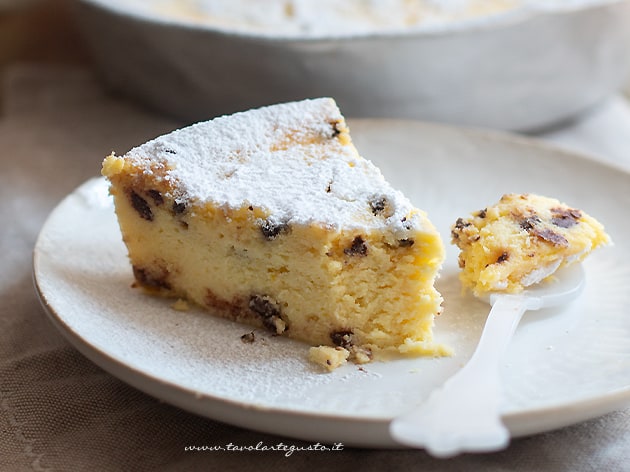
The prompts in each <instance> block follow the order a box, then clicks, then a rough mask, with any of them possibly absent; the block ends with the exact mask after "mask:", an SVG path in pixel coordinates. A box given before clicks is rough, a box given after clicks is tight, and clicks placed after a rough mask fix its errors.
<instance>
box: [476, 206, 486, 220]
mask: <svg viewBox="0 0 630 472" xmlns="http://www.w3.org/2000/svg"><path fill="white" fill-rule="evenodd" d="M487 214H488V209H487V208H484V209H483V210H479V211H478V212H477V214H476V215H475V216H477V217H478V218H485V217H486V215H487Z"/></svg>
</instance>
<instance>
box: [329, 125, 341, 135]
mask: <svg viewBox="0 0 630 472" xmlns="http://www.w3.org/2000/svg"><path fill="white" fill-rule="evenodd" d="M340 124H341V123H340V122H339V121H331V122H330V126H332V135H331V138H336V137H337V136H339V135H340V134H341V130H340V129H339V125H340Z"/></svg>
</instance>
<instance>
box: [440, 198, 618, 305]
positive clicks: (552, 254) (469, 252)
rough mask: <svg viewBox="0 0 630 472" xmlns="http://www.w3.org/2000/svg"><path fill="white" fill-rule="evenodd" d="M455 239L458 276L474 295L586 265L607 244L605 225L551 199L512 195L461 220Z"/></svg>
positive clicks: (519, 287)
mask: <svg viewBox="0 0 630 472" xmlns="http://www.w3.org/2000/svg"><path fill="white" fill-rule="evenodd" d="M451 241H452V243H453V244H455V245H457V246H458V247H459V249H460V250H461V252H460V254H459V267H460V268H461V269H462V272H460V278H461V280H462V283H463V285H464V286H465V287H468V288H470V289H472V290H473V293H475V294H476V295H482V294H484V293H487V292H490V291H504V292H508V293H515V292H520V291H522V290H524V289H525V288H526V287H528V286H530V285H533V284H535V283H538V282H540V281H542V280H543V279H545V278H547V277H548V276H550V275H551V274H553V273H554V272H555V271H556V270H557V269H558V268H560V267H562V266H563V265H567V264H571V263H574V262H579V261H582V260H583V259H584V258H585V257H586V256H587V255H588V254H589V253H590V252H591V251H592V250H593V249H595V248H597V247H599V246H602V245H605V244H608V243H609V242H610V239H609V237H608V235H607V234H606V233H605V231H604V227H603V226H602V225H601V224H600V223H599V222H598V221H596V220H595V219H594V218H592V217H591V216H589V215H587V214H586V213H584V212H583V211H581V210H578V209H575V208H571V207H569V206H567V205H566V204H564V203H561V202H559V201H558V200H555V199H553V198H547V197H543V196H539V195H532V194H524V195H519V194H508V195H503V197H502V198H501V200H500V201H499V202H498V203H497V204H496V205H494V206H491V207H488V208H484V209H483V210H481V211H477V212H476V213H473V214H472V216H471V217H469V218H459V219H458V220H457V221H456V223H455V224H454V225H453V226H452V228H451Z"/></svg>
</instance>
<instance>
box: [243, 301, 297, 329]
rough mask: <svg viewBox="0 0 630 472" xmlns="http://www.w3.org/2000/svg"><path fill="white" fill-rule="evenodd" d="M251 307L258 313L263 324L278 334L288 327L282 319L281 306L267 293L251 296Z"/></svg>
mask: <svg viewBox="0 0 630 472" xmlns="http://www.w3.org/2000/svg"><path fill="white" fill-rule="evenodd" d="M248 306H249V309H250V310H251V311H253V312H254V313H255V314H257V315H258V316H259V317H260V318H261V319H262V323H263V326H264V327H265V328H267V329H268V330H270V331H271V332H273V333H276V334H282V333H283V332H284V331H286V330H287V329H288V327H287V325H286V322H285V321H284V320H283V319H282V316H281V311H280V306H279V305H278V303H277V302H276V301H274V300H273V299H272V298H271V297H269V296H267V295H252V296H251V297H249V304H248Z"/></svg>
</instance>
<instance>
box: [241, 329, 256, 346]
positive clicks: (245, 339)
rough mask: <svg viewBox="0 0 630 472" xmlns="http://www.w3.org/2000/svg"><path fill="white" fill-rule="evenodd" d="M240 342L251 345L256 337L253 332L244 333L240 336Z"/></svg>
mask: <svg viewBox="0 0 630 472" xmlns="http://www.w3.org/2000/svg"><path fill="white" fill-rule="evenodd" d="M241 341H243V342H244V343H245V344H251V343H253V342H254V341H256V335H255V334H254V332H253V331H251V332H249V333H245V334H244V335H243V336H241Z"/></svg>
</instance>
